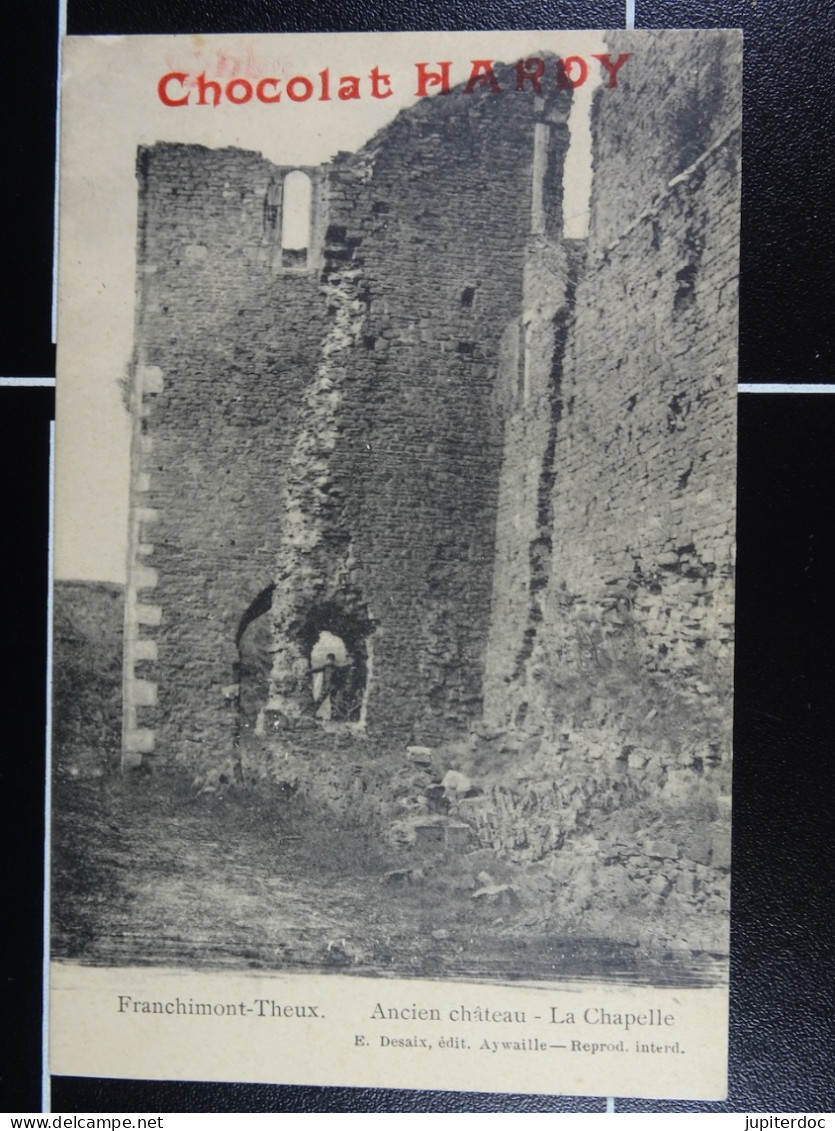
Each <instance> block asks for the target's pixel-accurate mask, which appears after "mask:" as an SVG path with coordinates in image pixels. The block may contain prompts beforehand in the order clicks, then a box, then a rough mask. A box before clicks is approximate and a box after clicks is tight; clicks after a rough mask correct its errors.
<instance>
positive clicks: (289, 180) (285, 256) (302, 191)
mask: <svg viewBox="0 0 835 1131" xmlns="http://www.w3.org/2000/svg"><path fill="white" fill-rule="evenodd" d="M283 196H284V199H283V202H282V209H281V265H282V267H306V266H307V259H308V249H309V247H310V217H311V207H312V200H313V186H312V184H311V181H310V177H309V176H308V175H307V173H303V172H302V171H301V169H294V170H293V171H292V172H291V173H288V174H287V176H286V177H285V178H284V194H283Z"/></svg>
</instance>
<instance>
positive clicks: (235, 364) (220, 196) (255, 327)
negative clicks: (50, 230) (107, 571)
mask: <svg viewBox="0 0 835 1131" xmlns="http://www.w3.org/2000/svg"><path fill="white" fill-rule="evenodd" d="M137 172H138V177H139V182H140V224H139V228H140V238H139V283H138V285H139V302H138V307H139V316H138V327H137V340H138V342H139V343H140V345H139V347H138V350H137V355H136V358H135V364H134V367H133V374H132V389H131V394H130V395H131V399H132V409H133V418H134V437H133V453H132V455H133V461H132V462H133V468H134V473H133V480H132V498H131V549H130V552H131V560H130V563H129V580H128V591H127V599H126V664H125V685H124V707H125V728H124V729H125V746H126V755H127V757H128V760H129V761H130V760H134V759H135V758H136V757H138V756H140V755H141V754H142V753H143V752H144V753H153V754H155V755H157V756H162V757H166V758H175V757H176V758H183V759H185V760H186V761H188V762H192V763H194V762H198V763H199V762H200V761H201V760H202V759H203V758H204V757H207V756H208V757H210V758H215V759H216V758H217V757H218V747H219V746H221V745H222V746H228V744H229V743H230V741H231V737H232V730H233V726H234V721H235V720H234V712H233V711H230V708H229V704H228V701H227V700H226V699H225V698H224V688H229V687H230V685H232V684H233V683H234V682H235V678H236V671H235V665H236V662H237V649H236V633H237V629H238V626H239V624H240V621H241V618H242V617H243V616H244V613H245V612H246V610H247V608H248V606H249V605H250V604H251V602H252V601H253V600H254V599H255V598H256V597H257V595H258V593H259V592H260V591H262V590H263V589H264V588H265V587H266V586H268V585H269V584H270V583H271V582H272V580H273V576H274V569H275V546H276V541H277V532H278V530H279V528H280V526H281V523H282V522H283V521H284V519H283V514H282V508H281V502H280V497H279V495H280V492H279V486H280V483H281V481H282V476H283V468H284V463H285V458H286V453H287V450H288V447H289V445H290V443H291V434H292V433H291V430H292V422H293V417H294V411H295V403H296V401H297V400H298V398H299V397H300V395H301V393H302V390H303V389H304V388H306V386H307V385H308V384H309V382H310V379H311V376H312V371H313V361H312V359H313V358H315V356H316V352H317V350H318V347H319V343H320V341H321V339H322V336H323V333H324V323H325V300H324V297H323V295H322V294H321V291H320V289H319V286H318V272H317V264H316V262H315V256H313V255H311V263H310V264H309V266H308V267H307V268H294V269H286V268H285V267H284V266H283V265H282V256H281V252H282V249H281V247H280V246H279V244H280V226H279V225H278V223H277V218H278V208H277V206H276V205H274V204H273V203H272V202H273V201H275V200H276V199H278V198H279V197H280V187H281V184H282V180H283V175H284V173H285V172H286V170H282V169H279V168H276V167H275V166H272V165H270V164H269V163H268V162H266V161H264V160H263V159H262V158H260V157H259V156H258V155H256V154H252V153H245V152H242V151H240V150H235V149H226V150H218V151H213V150H209V149H204V148H202V147H199V146H181V145H169V144H160V145H156V146H154V147H152V148H150V149H145V150H142V151H141V152H140V154H139V159H138V167H137ZM308 173H309V174H310V175H311V177H312V179H313V181H314V201H315V203H314V225H313V229H314V230H313V236H312V241H311V243H312V245H313V248H314V249H315V247H316V244H317V242H319V243H321V228H322V226H323V223H324V215H323V201H322V193H321V177H320V176H319V173H318V171H317V170H308Z"/></svg>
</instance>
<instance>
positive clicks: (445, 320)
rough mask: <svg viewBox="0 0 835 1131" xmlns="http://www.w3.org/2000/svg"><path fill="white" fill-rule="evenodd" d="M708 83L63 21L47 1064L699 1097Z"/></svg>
mask: <svg viewBox="0 0 835 1131" xmlns="http://www.w3.org/2000/svg"><path fill="white" fill-rule="evenodd" d="M740 88H741V37H740V35H739V33H737V32H733V31H712V32H696V31H692V32H691V31H687V32H625V31H614V32H582V33H581V32H574V33H566V32H553V31H552V32H548V31H542V32H524V33H522V32H507V33H472V34H470V33H466V34H465V33H455V34H450V33H431V34H430V33H425V34H424V33H420V34H403V35H396V34H385V35H382V34H381V35H339V36H337V35H321V36H311V35H305V36H261V37H253V36H249V37H241V36H211V37H197V36H195V37H169V38H164V37H147V38H133V39H129V38H114V39H70V40H68V41H67V42H66V44H65V47H64V88H63V128H62V150H61V153H62V168H61V190H60V191H61V231H60V278H59V286H60V308H59V310H60V320H59V378H58V409H57V416H58V420H57V428H58V440H57V476H58V481H57V488H56V491H57V516H58V517H57V530H56V543H55V545H56V563H55V568H56V576H57V582H56V593H55V618H56V619H55V665H54V666H55V708H54V715H55V734H54V753H53V763H54V775H55V782H54V813H53V846H54V859H53V881H52V896H53V902H52V937H53V944H52V945H53V964H52V992H51V1053H50V1055H51V1070H52V1072H53V1073H55V1074H59V1075H60V1074H66V1075H76V1076H78V1075H96V1076H110V1077H119V1076H125V1077H133V1078H145V1079H203V1080H239V1081H273V1082H277V1083H297V1084H301V1083H313V1084H321V1085H329V1084H331V1085H336V1084H340V1085H373V1086H391V1087H398V1088H410V1087H411V1088H441V1089H464V1090H471V1091H512V1092H532V1093H567V1094H580V1095H619V1096H629V1095H631V1096H645V1097H667V1098H694V1099H718V1098H721V1097H722V1096H723V1095H724V1094H725V1089H726V1055H727V982H728V913H729V907H728V903H729V869H730V793H731V718H732V673H733V581H734V520H735V516H734V497H735V423H736V420H735V404H736V350H737V273H738V226H739V176H740V168H739V165H740V114H741V101H740Z"/></svg>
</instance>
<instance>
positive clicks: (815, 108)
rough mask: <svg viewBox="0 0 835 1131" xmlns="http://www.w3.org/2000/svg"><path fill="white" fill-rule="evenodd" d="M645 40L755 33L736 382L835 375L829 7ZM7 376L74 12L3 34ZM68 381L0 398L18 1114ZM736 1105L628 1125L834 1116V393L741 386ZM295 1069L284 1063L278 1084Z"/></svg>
mask: <svg viewBox="0 0 835 1131" xmlns="http://www.w3.org/2000/svg"><path fill="white" fill-rule="evenodd" d="M68 3H69V12H68V31H69V32H70V33H74V34H111V33H112V34H116V33H119V34H127V33H152V32H160V33H162V32H196V31H200V32H219V31H314V30H319V31H331V30H345V31H374V30H386V29H391V30H399V29H404V30H422V29H433V28H451V29H452V28H460V29H467V28H503V27H507V28H513V27H544V28H549V27H553V28H581V27H605V26H613V27H622V26H623V25H624V21H625V4H621V3H610V2H602V0H601V2H596V3H595V2H589V3H581V2H579V0H577V2H573V3H567V2H566V3H547V2H543V0H532V2H531V3H528V4H525V5H524V7H523V6H522V5H521V4H520V3H517V2H513V0H490V2H489V3H487V4H484V3H482V2H481V0H479V2H478V3H476V2H475V0H450V2H449V3H448V4H447V5H445V7H444V9H443V12H440V11H436V10H435V7H434V5H432V4H430V3H429V2H428V0H412V2H408V0H394V2H392V3H388V4H383V3H382V2H381V0H369V2H365V3H364V2H357V0H346V2H344V3H338V2H335V0H326V2H325V3H323V4H322V5H320V6H319V7H318V8H317V9H316V11H315V13H314V11H313V8H312V7H311V6H308V5H305V6H302V5H299V6H298V7H297V6H295V5H293V4H290V3H287V2H286V0H278V2H273V3H266V2H255V0H240V2H239V0H168V2H164V0H68ZM636 7H637V12H636V26H637V27H723V26H725V27H727V26H734V27H739V26H741V27H742V28H743V29H744V31H745V76H744V114H745V119H744V123H745V124H744V142H743V156H744V181H743V213H742V277H741V311H740V314H741V342H740V381H741V382H746V383H769V382H786V383H793V384H794V383H804V382H835V365H833V349H832V328H833V323H835V318H834V317H833V298H835V287H833V279H832V247H833V242H832V236H833V221H832V213H833V201H832V193H831V189H830V180H831V172H830V169H831V150H832V143H833V130H832V111H831V104H832V98H833V87H835V81H834V80H835V64H833V61H832V55H831V43H832V33H833V31H835V12H834V11H833V7H832V5H831V3H830V0H794V3H792V4H788V3H786V2H785V0H736V2H731V0H727V2H726V0H715V2H714V0H711V2H710V3H708V2H705V0H702V2H700V3H697V2H695V0H689V2H685V0H682V2H680V3H678V2H673V0H668V2H664V0H637V5H636ZM7 24H9V25H10V27H9V28H8V29H7V37H8V36H10V37H11V42H8V39H7V42H8V49H7V51H6V52H5V53H4V56H5V57H4V65H3V68H0V80H1V81H2V83H3V94H2V102H0V106H2V111H1V113H2V119H0V121H2V155H3V161H2V165H0V192H2V195H1V196H0V216H2V217H3V221H2V224H0V238H1V239H2V241H3V246H2V252H0V281H1V283H2V287H3V293H2V296H1V297H0V322H1V323H2V327H3V332H2V335H0V376H3V377H4V378H19V379H23V378H32V377H48V376H53V375H54V347H53V346H52V345H51V344H50V304H51V273H52V206H53V204H52V202H53V169H54V157H55V140H54V105H55V81H54V75H55V64H56V57H57V52H56V45H57V11H56V10H55V6H54V5H53V4H52V3H50V2H49V0H33V2H32V3H30V4H29V5H28V6H26V7H23V6H22V5H18V6H17V7H16V9H15V12H14V14H13V15H12V18H11V20H7ZM53 400H54V397H53V393H52V391H51V390H50V389H43V388H32V387H27V388H24V387H8V386H5V387H2V388H0V460H2V472H3V475H2V491H3V496H2V497H3V505H4V515H5V518H6V522H5V523H4V529H3V533H2V540H0V555H2V556H0V562H2V586H0V592H2V596H3V619H2V625H3V629H4V644H5V647H4V648H3V651H2V655H3V676H2V696H0V701H1V702H2V708H3V712H4V716H5V717H4V724H5V725H4V730H3V736H4V741H3V746H2V756H1V757H0V796H2V800H3V822H2V830H3V852H2V865H3V869H2V870H3V873H4V892H3V907H4V909H5V911H6V914H5V916H4V919H5V930H4V932H3V935H2V937H3V949H4V955H3V957H4V964H3V977H2V985H3V994H4V1001H3V1014H2V1018H3V1026H4V1031H5V1033H6V1034H7V1036H8V1040H7V1042H6V1043H7V1045H8V1049H7V1052H6V1055H5V1057H4V1058H3V1060H2V1061H1V1062H0V1105H1V1106H2V1108H3V1110H6V1111H36V1110H38V1109H39V1104H40V1061H41V1024H40V1022H41V1004H42V1002H41V959H42V926H41V912H42V903H43V898H42V874H43V848H42V843H43V832H44V822H43V766H44V754H43V745H44V733H45V725H46V716H45V693H44V688H45V677H44V668H45V663H44V654H45V640H46V627H47V624H46V605H47V567H46V551H47V535H48V513H47V498H48V474H47V472H48V467H47V460H48V441H49V433H48V429H49V421H50V419H51V418H52V411H53ZM739 429H740V435H739V529H738V544H739V559H738V561H739V573H738V604H737V675H736V703H737V707H736V726H735V768H734V791H735V792H734V839H733V849H734V851H733V867H734V874H733V919H732V922H733V929H732V963H731V1030H730V1038H731V1053H730V1096H729V1099H728V1101H727V1102H726V1103H722V1104H693V1103H676V1102H669V1103H661V1102H659V1101H645V1102H644V1101H638V1100H618V1102H617V1110H618V1111H698V1110H706V1111H758V1112H766V1111H810V1112H820V1111H831V1110H832V1109H833V1107H835V1104H834V1103H833V1067H832V1066H833V1063H835V1042H833V1008H832V1005H833V994H832V969H833V953H832V920H833V917H835V911H834V910H833V900H832V886H831V885H832V872H833V869H832V857H833V852H832V840H833V837H832V822H831V818H830V813H831V811H832V808H833V796H834V794H833V788H832V787H833V781H832V771H831V765H832V761H833V757H832V755H833V745H835V743H834V742H833V737H834V736H835V726H834V725H833V723H834V722H835V720H833V701H835V656H834V655H833V643H832V636H833V628H835V618H833V613H835V600H833V591H835V552H833V551H834V550H835V539H833V535H832V526H833V520H835V506H833V504H835V476H834V475H833V474H832V472H833V458H832V447H833V444H832V437H833V434H834V433H835V396H834V395H832V394H813V395H810V394H806V395H802V394H799V393H792V394H786V395H772V394H763V393H760V394H753V393H752V394H743V395H741V397H740V423H739ZM279 1072H280V1068H279ZM52 1095H53V1099H52V1106H53V1110H55V1111H60V1112H85V1111H88V1112H89V1111H98V1112H108V1111H113V1112H119V1111H124V1112H129V1111H308V1112H326V1111H358V1112H363V1111H365V1112H384V1111H403V1112H406V1111H411V1112H424V1111H439V1112H440V1111H445V1112H449V1111H462V1112H464V1111H485V1112H487V1111H530V1112H533V1111H554V1112H558V1111H578V1110H582V1111H602V1110H604V1109H605V1101H603V1100H601V1099H585V1100H584V1099H577V1098H572V1097H547V1096H542V1097H536V1096H534V1097H531V1096H498V1095H472V1094H467V1093H442V1092H405V1091H394V1090H370V1089H347V1088H299V1087H289V1086H287V1087H285V1086H267V1085H237V1084H196V1083H192V1084H190V1083H177V1084H174V1083H151V1082H141V1081H137V1082H133V1081H103V1080H76V1079H65V1078H60V1079H55V1080H54V1081H53V1093H52Z"/></svg>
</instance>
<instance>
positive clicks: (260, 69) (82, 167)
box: [55, 31, 605, 583]
mask: <svg viewBox="0 0 835 1131" xmlns="http://www.w3.org/2000/svg"><path fill="white" fill-rule="evenodd" d="M603 50H605V46H604V44H603V40H602V38H601V33H599V32H555V31H548V32H542V31H541V32H536V31H526V32H472V33H471V32H455V33H453V32H417V33H405V34H404V33H379V34H374V35H356V34H346V35H302V36H296V35H288V36H278V35H270V36H177V37H173V36H135V37H124V36H123V37H90V38H73V37H71V38H70V39H68V40H65V43H64V50H63V61H62V87H61V147H60V169H61V173H60V188H59V192H60V196H59V208H60V223H59V254H58V379H57V404H56V435H57V439H56V515H57V519H56V533H55V575H56V577H57V578H59V579H78V580H98V581H115V582H122V583H123V582H124V581H125V574H126V545H127V510H128V484H129V451H130V420H129V417H128V414H127V411H126V409H125V405H124V400H123V396H122V382H123V381H124V379H125V377H126V375H127V370H128V363H129V360H130V357H131V352H132V349H133V339H134V325H135V316H136V312H135V309H134V292H135V249H136V218H137V209H138V200H137V183H136V178H135V162H136V150H137V147H138V146H139V145H153V144H154V143H155V142H157V141H178V142H184V143H194V144H201V145H207V146H210V147H216V148H220V147H223V146H229V145H232V146H238V147H240V148H242V149H248V150H253V151H256V152H259V153H261V154H263V155H264V156H265V157H266V158H268V159H269V160H271V161H275V162H276V163H279V164H282V165H319V164H322V163H324V162H326V161H328V160H330V159H331V158H332V157H333V156H334V154H335V153H337V152H338V151H340V150H355V149H357V148H359V147H360V146H362V145H363V144H364V143H365V142H366V141H368V140H369V138H371V137H372V136H373V135H374V134H375V133H376V132H377V131H378V130H379V129H380V128H381V127H383V126H384V125H386V124H387V122H389V121H390V120H391V119H392V118H393V117H394V116H395V115H396V114H397V113H398V112H399V111H400V110H402V109H404V108H405V107H408V106H410V105H412V104H413V103H414V102H415V101H416V95H415V91H416V75H417V70H416V63H417V62H426V63H429V64H435V63H436V62H438V61H440V60H449V61H450V63H451V68H450V77H451V81H452V83H453V85H454V84H456V83H458V82H461V81H464V80H466V79H467V78H468V77H469V74H470V70H471V61H472V60H473V59H493V60H495V61H504V62H514V61H515V60H516V59H519V58H522V57H525V58H527V57H529V56H538V55H542V54H543V53H544V52H550V53H553V54H555V55H560V56H562V57H566V56H568V55H579V56H583V57H586V58H588V57H589V56H590V55H591V54H593V53H595V52H600V51H603ZM589 61H590V63H591V67H590V70H589V79H588V81H587V82H586V83H585V84H584V85H583V86H582V87H579V88H578V90H577V91H576V92H575V101H574V107H573V109H572V117H571V119H570V125H571V130H572V146H571V150H570V151H569V157H568V161H567V168H566V194H565V199H564V209H565V216H566V221H567V226H566V234H567V235H571V236H582V235H583V234H584V225H585V221H586V209H587V202H588V193H589V184H590V172H591V170H590V156H589V152H590V151H589V137H588V117H589V113H588V108H589V104H590V98H591V93H592V89H593V86H594V85H595V84H596V81H597V78H598V74H597V72H598V69H599V68H598V65H597V64H596V63H595V62H594V61H593V60H589ZM375 67H376V68H378V72H379V73H380V74H385V75H388V76H389V82H388V83H387V84H383V83H382V82H378V84H377V89H378V90H380V91H382V90H384V89H385V90H387V89H391V92H392V93H391V96H390V97H386V98H374V97H372V96H371V89H372V80H371V78H370V75H371V72H372V69H373V68H375ZM323 71H326V72H327V76H328V82H329V84H330V85H329V93H330V94H331V98H330V100H329V101H322V100H321V99H320V98H319V93H320V92H321V90H322V82H323V79H322V77H321V76H322V72H323ZM169 73H177V74H186V75H188V76H190V77H193V76H196V75H198V74H200V73H205V75H206V77H207V78H210V79H217V80H219V81H220V82H221V85H222V87H226V84H228V83H229V82H230V81H231V80H234V79H239V80H246V81H247V82H251V84H253V85H254V84H255V83H257V81H258V80H259V79H260V78H263V77H264V76H276V77H279V78H280V79H281V80H282V87H283V88H284V95H285V96H284V97H282V99H281V101H280V102H278V103H272V104H267V103H261V102H258V101H257V100H256V99H254V98H253V99H252V100H251V101H249V102H246V103H245V104H240V105H235V104H234V103H231V102H229V101H228V100H227V99H225V98H224V99H223V100H222V102H221V104H220V105H219V106H217V107H213V106H200V105H196V104H195V103H196V97H197V96H196V92H195V91H194V90H193V89H192V90H191V92H190V99H189V104H188V105H181V106H167V105H164V104H163V102H162V101H161V100H160V98H159V96H158V92H157V86H158V82H159V80H160V78H161V77H162V76H163V75H165V74H169ZM344 75H356V76H358V77H359V78H360V92H361V97H360V98H359V99H357V100H351V101H340V100H339V99H338V98H336V97H334V96H333V95H334V92H335V90H336V89H337V82H338V80H339V78H340V77H341V76H344ZM294 76H301V77H302V79H307V80H308V81H309V82H312V83H313V84H314V90H315V93H314V95H313V97H311V98H310V99H308V100H304V101H292V100H289V99H288V98H287V97H286V94H287V90H286V87H287V84H288V80H290V79H292V78H293V77H294ZM191 81H192V78H190V79H189V80H188V82H189V83H190V82H191ZM246 89H247V88H246V86H245V85H243V83H240V84H239V85H238V86H237V87H235V88H233V91H234V92H235V93H236V94H238V96H239V97H240V96H241V95H242V94H245V92H246ZM293 89H294V90H295V91H296V92H297V93H301V94H304V92H305V91H306V89H307V87H306V84H305V83H304V81H302V82H300V83H297V84H296V85H295V87H294V88H293ZM272 90H273V88H272V87H268V88H265V93H271V92H272ZM166 91H167V93H168V94H169V96H170V99H171V100H172V101H177V100H178V99H180V98H182V97H184V96H185V93H187V92H188V85H184V84H182V83H181V82H180V81H179V80H172V81H171V82H170V83H169V85H168V86H167V87H166Z"/></svg>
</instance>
